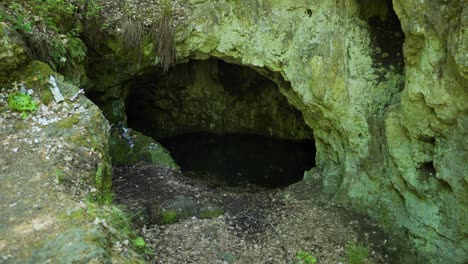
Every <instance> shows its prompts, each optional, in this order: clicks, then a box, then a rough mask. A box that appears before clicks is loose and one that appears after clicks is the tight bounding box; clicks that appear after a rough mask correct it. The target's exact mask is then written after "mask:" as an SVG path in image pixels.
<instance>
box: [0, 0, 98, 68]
mask: <svg viewBox="0 0 468 264" xmlns="http://www.w3.org/2000/svg"><path fill="white" fill-rule="evenodd" d="M99 11H100V6H99V5H98V4H97V1H96V0H69V1H66V0H31V1H13V0H4V1H3V2H0V18H2V19H4V20H5V21H6V22H7V23H9V24H11V25H12V26H13V28H14V29H16V30H17V31H18V32H19V33H21V34H22V35H23V37H24V38H25V40H26V44H27V45H28V48H29V51H30V52H31V53H32V55H34V56H35V57H36V59H38V60H42V61H44V62H47V63H48V64H49V65H50V66H51V67H52V68H53V69H54V70H62V69H64V70H72V69H73V68H74V67H75V66H76V65H77V64H79V63H82V62H83V61H84V58H85V57H86V46H85V44H84V43H83V42H82V41H81V39H80V38H79V35H80V34H81V33H82V28H83V25H82V23H81V21H80V18H82V17H83V16H84V17H85V18H91V17H94V16H98V14H99Z"/></svg>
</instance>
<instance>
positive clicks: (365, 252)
mask: <svg viewBox="0 0 468 264" xmlns="http://www.w3.org/2000/svg"><path fill="white" fill-rule="evenodd" d="M346 255H347V256H348V263H349V264H364V263H366V260H367V258H368V257H369V248H368V247H367V246H365V245H363V244H356V243H354V242H352V243H350V244H348V246H347V247H346Z"/></svg>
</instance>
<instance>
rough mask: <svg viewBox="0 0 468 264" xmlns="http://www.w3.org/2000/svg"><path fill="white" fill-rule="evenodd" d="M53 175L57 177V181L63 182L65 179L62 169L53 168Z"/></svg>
mask: <svg viewBox="0 0 468 264" xmlns="http://www.w3.org/2000/svg"><path fill="white" fill-rule="evenodd" d="M54 174H55V177H57V181H58V182H59V183H63V182H64V180H65V175H64V174H63V171H62V170H61V169H55V171H54Z"/></svg>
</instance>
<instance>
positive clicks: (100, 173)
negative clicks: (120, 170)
mask: <svg viewBox="0 0 468 264" xmlns="http://www.w3.org/2000/svg"><path fill="white" fill-rule="evenodd" d="M94 180H95V184H96V188H97V189H98V194H97V197H96V198H97V201H98V202H99V203H100V204H110V203H111V202H112V197H113V195H112V192H111V186H112V167H111V165H110V164H109V163H108V162H102V163H101V164H99V166H98V168H97V170H96V174H95V176H94Z"/></svg>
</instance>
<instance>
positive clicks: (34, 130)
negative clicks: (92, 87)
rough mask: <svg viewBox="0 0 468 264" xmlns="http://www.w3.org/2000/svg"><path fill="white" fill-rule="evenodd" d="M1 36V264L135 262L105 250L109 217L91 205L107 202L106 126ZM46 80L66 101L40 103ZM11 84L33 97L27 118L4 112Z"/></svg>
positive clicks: (69, 88) (0, 28)
mask: <svg viewBox="0 0 468 264" xmlns="http://www.w3.org/2000/svg"><path fill="white" fill-rule="evenodd" d="M6 30H8V29H7V28H6V27H5V26H4V25H3V24H0V38H1V41H2V42H1V44H0V65H1V66H2V67H3V65H7V66H6V68H2V71H0V79H2V78H3V77H5V80H8V82H6V81H5V82H2V89H1V91H0V98H1V99H0V101H1V104H0V144H1V146H2V147H0V179H1V184H0V200H1V201H2V202H1V203H0V210H1V214H0V262H1V263H60V262H62V263H77V262H80V263H111V262H112V263H114V262H115V263H124V262H128V261H130V262H134V263H136V262H138V261H139V257H138V256H136V254H134V255H133V256H130V257H128V258H127V257H124V256H120V255H119V254H118V253H117V254H116V253H115V251H113V250H112V248H111V245H112V244H113V243H114V242H115V241H112V240H113V239H112V237H114V239H115V235H116V234H115V233H114V234H112V232H116V231H115V230H116V229H114V225H115V223H109V224H110V225H108V223H106V222H105V221H106V220H105V219H110V218H109V217H108V216H109V214H110V213H109V211H108V213H103V212H102V211H101V210H106V209H104V208H105V207H99V206H98V205H97V203H96V202H95V201H96V200H101V199H102V200H104V199H108V200H109V199H110V186H111V181H112V168H111V166H110V161H109V153H108V150H107V148H108V142H107V139H108V137H109V133H108V129H109V125H108V122H107V120H106V119H105V118H104V116H103V115H102V112H101V111H100V110H99V108H98V107H97V106H96V105H95V104H93V103H92V102H91V101H90V100H89V99H88V98H86V97H85V96H83V95H77V97H76V98H75V99H74V100H71V99H70V98H71V97H72V96H73V95H75V94H76V93H77V92H78V90H79V89H78V87H76V86H74V85H71V84H70V83H68V82H67V81H65V80H64V79H63V77H62V76H60V75H59V74H58V73H56V72H54V71H53V70H52V69H51V68H50V67H49V66H48V65H46V64H45V63H42V62H38V61H32V60H31V58H29V57H28V56H27V53H26V51H25V50H24V49H23V47H22V45H21V44H20V43H18V42H17V41H18V40H17V39H15V38H14V37H12V36H13V35H12V34H5V35H1V34H2V33H1V32H6ZM5 54H6V55H5ZM4 55H5V56H4ZM3 70H5V71H8V72H4V71H3ZM4 74H5V75H4ZM49 74H50V75H53V76H54V78H55V80H56V83H57V85H58V86H59V87H60V91H61V93H62V95H63V96H64V97H65V101H63V102H61V103H56V102H51V100H41V99H43V98H44V95H45V94H46V93H47V91H49V90H48V87H43V85H42V84H41V83H39V80H38V79H37V78H38V77H37V76H41V75H45V76H47V77H49ZM2 80H3V79H2ZM12 83H13V84H12ZM18 83H21V85H22V86H23V87H24V89H26V90H27V91H30V92H31V93H32V96H31V100H33V101H35V102H36V103H37V105H38V109H37V110H36V111H35V112H34V113H28V114H27V115H21V114H20V113H18V112H14V111H13V110H12V109H11V107H8V106H7V103H6V102H5V99H4V98H6V97H7V96H8V94H10V93H13V92H16V93H18V92H19V91H18V90H19V89H18V87H15V85H16V86H18V85H17V84H18ZM5 88H6V89H5ZM15 89H18V90H15ZM46 89H47V90H46ZM41 101H44V102H46V101H47V103H44V102H42V103H41ZM86 201H88V202H87V203H85V202H86ZM103 202H104V201H103ZM107 210H108V209H107ZM120 217H122V216H121V215H120ZM95 218H97V219H98V220H99V219H100V221H97V222H94V223H93V221H95ZM103 221H104V224H105V227H104V225H103ZM109 227H111V228H112V229H113V230H114V231H111V232H110V231H109V229H110V228H109ZM119 235H123V234H119Z"/></svg>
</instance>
